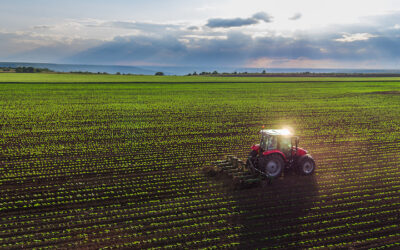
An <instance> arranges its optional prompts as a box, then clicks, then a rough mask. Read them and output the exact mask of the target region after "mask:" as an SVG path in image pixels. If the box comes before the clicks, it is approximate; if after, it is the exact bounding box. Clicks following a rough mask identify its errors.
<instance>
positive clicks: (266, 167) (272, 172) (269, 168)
mask: <svg viewBox="0 0 400 250" xmlns="http://www.w3.org/2000/svg"><path fill="white" fill-rule="evenodd" d="M260 163H261V164H260V165H261V166H259V169H260V170H261V171H263V172H264V173H266V174H267V175H269V176H270V177H271V178H278V177H279V176H281V174H282V171H283V167H284V165H285V162H284V161H283V159H282V156H280V155H277V154H271V155H267V156H264V157H263V160H262V161H261V162H260Z"/></svg>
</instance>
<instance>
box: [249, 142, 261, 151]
mask: <svg viewBox="0 0 400 250" xmlns="http://www.w3.org/2000/svg"><path fill="white" fill-rule="evenodd" d="M251 149H252V150H254V151H257V152H258V149H260V144H255V145H253V146H251Z"/></svg>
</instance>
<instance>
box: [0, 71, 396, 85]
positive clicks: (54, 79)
mask: <svg viewBox="0 0 400 250" xmlns="http://www.w3.org/2000/svg"><path fill="white" fill-rule="evenodd" d="M297 81H302V82H306V81H312V82H320V81H325V82H328V81H335V82H336V81H385V82H386V81H400V77H370V78H369V77H215V76H140V75H103V74H63V73H49V74H47V73H40V74H39V73H20V74H15V73H1V74H0V82H9V83H17V82H24V83H31V82H32V83H33V82H36V83H68V82H70V83H111V82H123V83H125V82H154V83H166V82H168V83H180V82H227V83H229V82H297Z"/></svg>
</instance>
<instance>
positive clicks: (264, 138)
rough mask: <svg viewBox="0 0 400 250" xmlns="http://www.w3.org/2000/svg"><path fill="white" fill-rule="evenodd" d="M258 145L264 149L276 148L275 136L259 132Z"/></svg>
mask: <svg viewBox="0 0 400 250" xmlns="http://www.w3.org/2000/svg"><path fill="white" fill-rule="evenodd" d="M260 146H261V148H262V149H264V150H265V151H267V150H273V149H276V147H277V140H276V136H272V135H268V134H261V142H260Z"/></svg>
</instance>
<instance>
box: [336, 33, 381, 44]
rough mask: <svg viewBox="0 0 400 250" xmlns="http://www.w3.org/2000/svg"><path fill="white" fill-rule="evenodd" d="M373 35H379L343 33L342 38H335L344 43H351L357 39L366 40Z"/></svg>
mask: <svg viewBox="0 0 400 250" xmlns="http://www.w3.org/2000/svg"><path fill="white" fill-rule="evenodd" d="M373 37H378V36H377V35H372V34H369V33H355V34H343V36H342V38H337V39H335V41H337V42H343V43H351V42H355V41H366V40H368V39H370V38H373Z"/></svg>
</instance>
